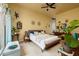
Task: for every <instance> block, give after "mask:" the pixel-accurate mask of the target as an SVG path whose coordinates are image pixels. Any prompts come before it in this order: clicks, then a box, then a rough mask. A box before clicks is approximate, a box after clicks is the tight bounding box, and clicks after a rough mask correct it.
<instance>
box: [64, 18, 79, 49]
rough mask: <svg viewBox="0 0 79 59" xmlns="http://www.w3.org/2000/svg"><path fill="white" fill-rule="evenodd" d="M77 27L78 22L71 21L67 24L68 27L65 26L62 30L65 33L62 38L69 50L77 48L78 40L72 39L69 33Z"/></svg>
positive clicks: (78, 25)
mask: <svg viewBox="0 0 79 59" xmlns="http://www.w3.org/2000/svg"><path fill="white" fill-rule="evenodd" d="M78 27H79V20H72V21H71V22H70V23H69V26H67V28H66V29H65V30H64V31H65V32H66V34H65V36H64V38H65V42H66V44H67V45H68V46H69V47H71V48H75V47H78V46H79V42H78V40H76V39H74V38H73V36H72V35H71V31H73V30H74V29H76V28H78Z"/></svg>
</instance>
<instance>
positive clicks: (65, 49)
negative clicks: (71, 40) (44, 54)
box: [63, 43, 72, 54]
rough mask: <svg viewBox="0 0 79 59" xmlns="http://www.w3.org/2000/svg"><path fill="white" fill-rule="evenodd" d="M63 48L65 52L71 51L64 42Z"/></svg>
mask: <svg viewBox="0 0 79 59" xmlns="http://www.w3.org/2000/svg"><path fill="white" fill-rule="evenodd" d="M63 50H64V51H65V52H67V53H70V54H71V53H72V49H71V48H70V47H69V46H68V45H67V44H66V43H64V45H63Z"/></svg>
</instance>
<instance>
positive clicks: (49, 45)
mask: <svg viewBox="0 0 79 59" xmlns="http://www.w3.org/2000/svg"><path fill="white" fill-rule="evenodd" d="M41 31H44V30H28V31H27V36H28V37H29V34H30V33H31V32H41ZM44 32H45V31H44ZM45 33H46V32H45ZM59 41H60V40H56V41H53V42H51V43H49V44H46V47H45V49H48V48H50V47H52V46H55V45H56V44H58V43H59Z"/></svg>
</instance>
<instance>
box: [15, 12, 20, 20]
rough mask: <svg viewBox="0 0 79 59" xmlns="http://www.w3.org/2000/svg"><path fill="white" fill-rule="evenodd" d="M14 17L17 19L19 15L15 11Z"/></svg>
mask: <svg viewBox="0 0 79 59" xmlns="http://www.w3.org/2000/svg"><path fill="white" fill-rule="evenodd" d="M15 17H16V19H17V18H18V17H19V14H18V13H17V12H16V11H15Z"/></svg>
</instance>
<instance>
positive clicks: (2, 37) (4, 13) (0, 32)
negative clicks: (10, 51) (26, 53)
mask: <svg viewBox="0 0 79 59" xmlns="http://www.w3.org/2000/svg"><path fill="white" fill-rule="evenodd" d="M11 39H12V38H11V13H10V9H9V8H8V5H7V4H0V48H4V47H5V46H6V44H7V43H8V42H10V41H11Z"/></svg>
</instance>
